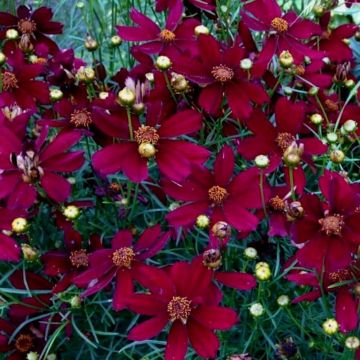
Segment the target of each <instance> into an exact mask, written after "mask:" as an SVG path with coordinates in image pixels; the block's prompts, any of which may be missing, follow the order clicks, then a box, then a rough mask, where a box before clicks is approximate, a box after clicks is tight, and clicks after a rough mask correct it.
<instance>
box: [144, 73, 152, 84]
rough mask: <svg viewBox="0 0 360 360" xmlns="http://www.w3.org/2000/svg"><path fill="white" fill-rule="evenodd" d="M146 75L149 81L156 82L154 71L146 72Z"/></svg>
mask: <svg viewBox="0 0 360 360" xmlns="http://www.w3.org/2000/svg"><path fill="white" fill-rule="evenodd" d="M145 77H146V80H147V81H150V82H151V83H153V82H154V74H153V73H151V72H148V73H146V74H145Z"/></svg>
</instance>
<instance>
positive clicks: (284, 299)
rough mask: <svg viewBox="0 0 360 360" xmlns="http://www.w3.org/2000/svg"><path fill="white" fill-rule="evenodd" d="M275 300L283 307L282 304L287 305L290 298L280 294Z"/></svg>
mask: <svg viewBox="0 0 360 360" xmlns="http://www.w3.org/2000/svg"><path fill="white" fill-rule="evenodd" d="M276 302H277V303H278V305H279V306H281V307H284V306H288V305H289V304H290V298H289V297H288V296H287V295H280V296H279V297H278V298H277V299H276Z"/></svg>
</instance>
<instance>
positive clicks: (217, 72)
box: [211, 64, 234, 83]
mask: <svg viewBox="0 0 360 360" xmlns="http://www.w3.org/2000/svg"><path fill="white" fill-rule="evenodd" d="M211 75H212V76H213V77H214V79H215V80H216V81H219V82H222V83H224V82H228V81H230V80H231V79H232V78H233V77H234V70H233V69H231V68H229V67H228V66H226V65H222V64H221V65H219V66H214V67H213V68H212V70H211Z"/></svg>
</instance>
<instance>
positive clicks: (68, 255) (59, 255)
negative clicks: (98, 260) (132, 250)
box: [41, 213, 102, 293]
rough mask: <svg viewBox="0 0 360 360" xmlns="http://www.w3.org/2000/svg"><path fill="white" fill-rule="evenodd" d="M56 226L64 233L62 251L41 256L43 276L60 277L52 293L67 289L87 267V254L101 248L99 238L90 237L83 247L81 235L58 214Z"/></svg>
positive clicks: (48, 252)
mask: <svg viewBox="0 0 360 360" xmlns="http://www.w3.org/2000/svg"><path fill="white" fill-rule="evenodd" d="M56 218H57V225H58V226H59V227H60V228H62V230H63V232H64V245H65V248H64V249H63V250H49V251H47V252H46V253H45V254H43V255H42V256H41V262H42V263H43V265H44V274H45V275H47V276H54V277H55V276H58V275H62V277H61V278H60V279H59V280H58V281H57V283H56V285H55V286H54V287H53V289H52V292H53V293H59V292H62V291H64V290H65V289H67V288H68V287H69V286H70V285H71V284H72V280H73V279H74V277H75V276H77V275H79V274H80V273H81V272H83V271H84V270H85V269H87V267H88V266H89V252H88V251H94V250H97V249H101V248H102V244H101V241H100V238H99V236H97V235H92V236H90V238H89V241H88V246H86V245H83V244H82V243H83V241H82V236H81V234H80V233H79V232H78V231H76V230H75V229H74V227H73V225H72V223H71V222H69V221H67V220H66V218H65V217H64V216H63V215H62V214H60V213H57V214H56Z"/></svg>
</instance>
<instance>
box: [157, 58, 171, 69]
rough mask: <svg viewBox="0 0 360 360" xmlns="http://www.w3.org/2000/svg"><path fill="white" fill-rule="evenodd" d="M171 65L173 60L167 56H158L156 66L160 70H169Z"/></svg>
mask: <svg viewBox="0 0 360 360" xmlns="http://www.w3.org/2000/svg"><path fill="white" fill-rule="evenodd" d="M171 65H172V63H171V60H170V59H169V58H168V57H167V56H158V58H157V59H156V66H157V68H158V69H159V70H163V71H164V70H168V69H169V68H170V67H171Z"/></svg>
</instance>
